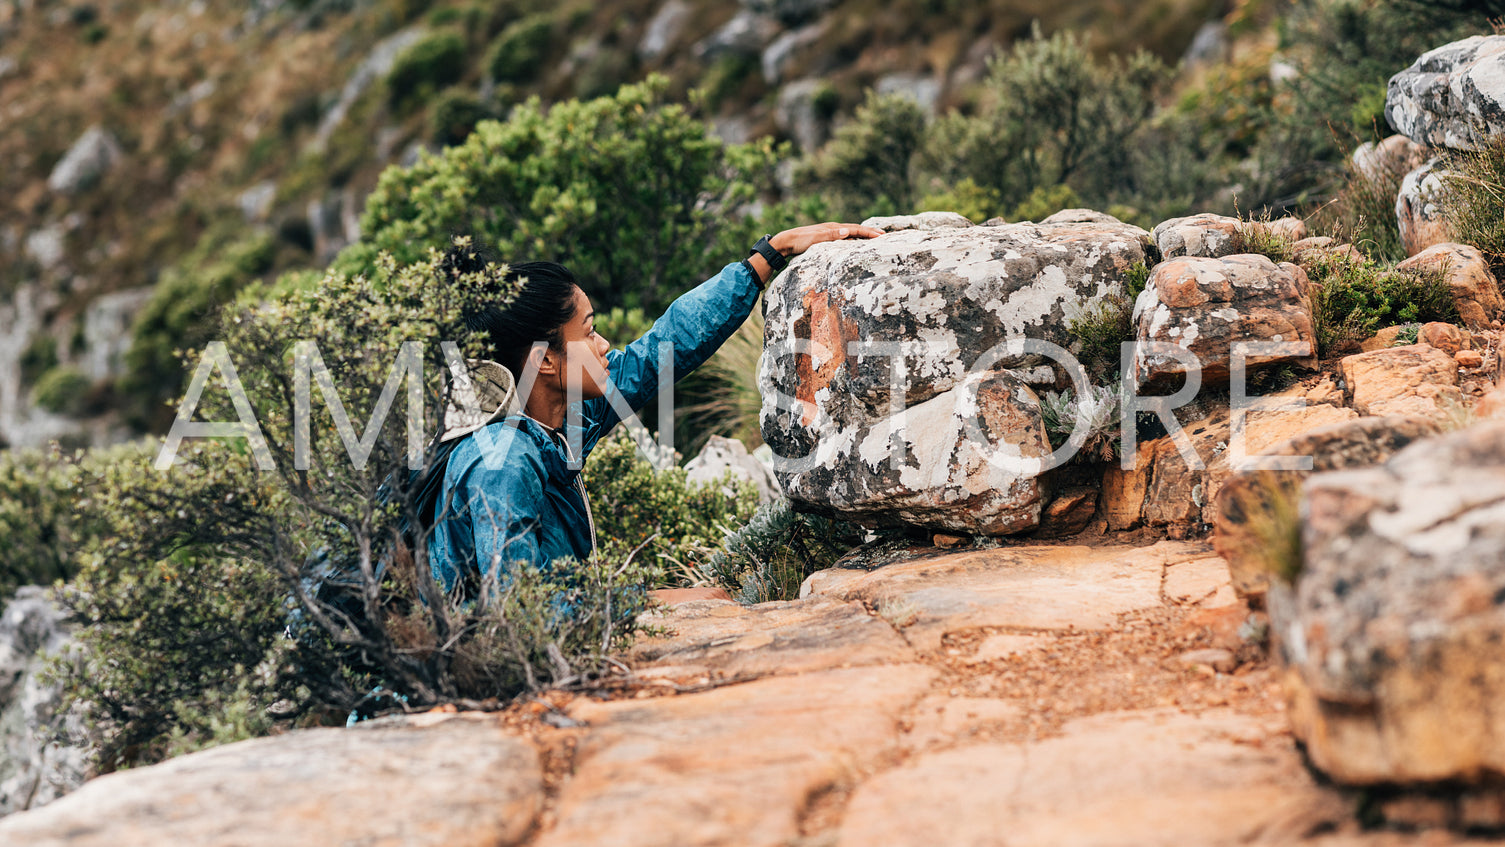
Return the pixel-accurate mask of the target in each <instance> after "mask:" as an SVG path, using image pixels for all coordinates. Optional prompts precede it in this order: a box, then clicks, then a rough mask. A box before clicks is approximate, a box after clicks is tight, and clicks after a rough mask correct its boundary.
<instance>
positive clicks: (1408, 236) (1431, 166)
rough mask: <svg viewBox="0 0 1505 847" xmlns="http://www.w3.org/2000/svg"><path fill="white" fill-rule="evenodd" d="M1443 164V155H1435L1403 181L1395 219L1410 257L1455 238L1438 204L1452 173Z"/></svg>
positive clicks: (1397, 198) (1397, 196) (1396, 204)
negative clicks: (1444, 168) (1439, 156)
mask: <svg viewBox="0 0 1505 847" xmlns="http://www.w3.org/2000/svg"><path fill="white" fill-rule="evenodd" d="M1441 164H1442V160H1441V159H1440V158H1433V159H1432V160H1431V161H1429V162H1427V163H1426V164H1424V165H1422V166H1421V167H1419V168H1417V169H1416V170H1414V171H1411V172H1410V173H1408V174H1406V178H1405V179H1403V180H1401V184H1400V191H1399V192H1398V193H1397V195H1396V198H1395V219H1396V225H1397V226H1398V227H1399V229H1400V240H1401V244H1402V245H1403V246H1404V247H1405V248H1406V255H1407V256H1415V255H1416V254H1417V253H1420V252H1421V251H1423V250H1425V249H1427V248H1428V247H1431V246H1433V245H1434V244H1442V243H1444V242H1448V241H1452V240H1453V238H1452V232H1451V230H1450V229H1449V227H1448V225H1447V220H1446V219H1445V218H1444V217H1443V214H1442V207H1441V205H1440V204H1439V203H1438V201H1439V200H1440V199H1441V198H1442V195H1443V193H1444V192H1445V191H1446V182H1445V180H1446V178H1447V176H1448V172H1447V171H1446V170H1443V169H1442V168H1441V167H1439V166H1440V165H1441Z"/></svg>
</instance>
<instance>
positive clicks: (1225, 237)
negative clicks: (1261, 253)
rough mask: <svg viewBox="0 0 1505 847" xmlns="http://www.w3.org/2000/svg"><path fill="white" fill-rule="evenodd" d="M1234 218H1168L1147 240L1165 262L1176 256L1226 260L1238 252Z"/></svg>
mask: <svg viewBox="0 0 1505 847" xmlns="http://www.w3.org/2000/svg"><path fill="white" fill-rule="evenodd" d="M1241 226H1242V222H1241V221H1240V220H1239V219H1238V218H1230V217H1227V216H1225V215H1214V214H1210V213H1205V214H1200V215H1192V216H1190V217H1185V218H1171V219H1170V220H1168V221H1165V222H1163V223H1161V224H1159V225H1157V226H1156V227H1155V230H1154V232H1153V233H1151V237H1152V238H1153V239H1154V240H1155V247H1156V248H1158V249H1159V250H1160V255H1161V256H1163V257H1165V258H1167V259H1174V258H1177V257H1178V256H1205V257H1217V256H1228V255H1231V254H1233V253H1237V252H1239V251H1240V249H1241V248H1240V247H1239V237H1238V236H1239V228H1240V227H1241Z"/></svg>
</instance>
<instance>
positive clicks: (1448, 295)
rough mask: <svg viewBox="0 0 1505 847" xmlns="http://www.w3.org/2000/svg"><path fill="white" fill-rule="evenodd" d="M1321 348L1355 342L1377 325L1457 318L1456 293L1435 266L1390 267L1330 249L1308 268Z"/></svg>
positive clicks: (1324, 353) (1325, 351)
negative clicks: (1425, 267) (1387, 268)
mask: <svg viewBox="0 0 1505 847" xmlns="http://www.w3.org/2000/svg"><path fill="white" fill-rule="evenodd" d="M1307 277H1308V279H1309V280H1310V281H1311V284H1312V285H1311V302H1312V326H1313V329H1314V331H1315V332H1316V335H1317V354H1318V355H1319V356H1321V357H1323V358H1326V357H1328V356H1330V355H1332V354H1334V353H1339V352H1342V351H1344V350H1346V349H1349V348H1351V347H1352V346H1353V345H1354V344H1355V343H1356V342H1358V341H1360V340H1362V339H1365V338H1368V337H1369V336H1371V335H1373V334H1374V332H1375V330H1378V329H1382V328H1384V327H1387V326H1395V325H1396V324H1406V323H1427V322H1429V321H1447V322H1450V323H1456V322H1457V320H1458V310H1457V307H1456V306H1455V305H1454V304H1453V295H1452V292H1451V290H1450V289H1449V288H1448V285H1447V283H1446V282H1445V281H1444V280H1443V278H1442V274H1441V272H1440V271H1437V270H1435V269H1433V270H1428V271H1423V272H1416V271H1391V270H1386V269H1384V268H1382V267H1381V266H1379V265H1376V264H1375V263H1374V262H1371V261H1369V260H1367V259H1365V260H1362V261H1355V260H1353V259H1351V258H1349V257H1347V256H1342V255H1336V254H1329V255H1325V256H1321V257H1319V258H1317V259H1315V260H1314V261H1313V262H1312V263H1311V264H1310V265H1309V266H1308V268H1307Z"/></svg>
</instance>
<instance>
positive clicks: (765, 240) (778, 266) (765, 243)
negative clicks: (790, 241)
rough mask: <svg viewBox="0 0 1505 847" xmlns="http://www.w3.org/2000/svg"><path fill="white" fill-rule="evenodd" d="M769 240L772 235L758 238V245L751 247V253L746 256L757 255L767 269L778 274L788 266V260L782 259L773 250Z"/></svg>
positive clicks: (781, 254) (781, 256)
mask: <svg viewBox="0 0 1505 847" xmlns="http://www.w3.org/2000/svg"><path fill="white" fill-rule="evenodd" d="M771 238H773V236H772V235H765V236H763V237H762V238H759V239H758V243H757V244H754V245H753V246H752V251H751V252H750V253H748V255H749V256H751V255H752V254H753V253H757V254H758V255H759V256H762V257H763V260H764V261H766V262H768V267H770V268H772V269H773V272H774V273H778V272H779V271H781V270H783V269H784V268H786V267H788V266H789V260H788V259H786V258H784V254H783V253H780V252H779V251H777V250H775V249H774V247H773V244H772V243H771V242H770V241H769V239H771ZM769 278H770V279H772V276H771V275H770V277H769Z"/></svg>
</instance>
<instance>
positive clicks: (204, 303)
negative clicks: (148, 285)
mask: <svg viewBox="0 0 1505 847" xmlns="http://www.w3.org/2000/svg"><path fill="white" fill-rule="evenodd" d="M275 255H276V253H275V248H274V244H273V242H272V238H271V236H270V235H267V234H265V233H256V234H252V235H249V236H247V235H244V234H241V233H238V232H237V231H235V230H231V229H212V230H210V231H209V232H208V233H206V234H205V235H204V237H203V238H201V239H200V240H199V243H198V244H197V245H196V246H195V247H194V249H193V250H192V251H191V252H190V253H189V254H188V255H187V256H184V257H183V258H182V259H181V260H180V261H179V262H178V263H177V264H176V265H174V266H173V267H172V268H170V269H168V270H167V271H165V272H164V273H163V274H162V276H161V277H160V278H159V279H158V280H157V285H156V287H154V288H153V289H152V296H151V299H150V300H148V301H147V303H146V305H145V306H144V307H143V308H142V309H141V311H140V312H139V313H138V314H137V315H136V320H135V324H134V325H133V326H132V327H131V346H130V348H129V349H128V350H127V351H126V354H125V373H124V375H122V376H121V378H120V382H119V389H120V395H121V396H122V397H124V398H126V405H125V408H124V409H123V411H124V413H125V415H126V418H127V420H128V421H130V422H131V423H132V424H133V425H135V426H136V427H137V428H138V429H143V430H159V429H164V428H165V427H166V426H167V423H168V422H169V421H170V420H171V419H172V417H171V415H172V412H171V410H170V409H169V408H168V407H167V405H166V403H167V401H168V400H170V399H172V398H174V397H176V396H177V393H178V390H179V389H180V388H182V386H183V368H182V365H181V363H180V362H179V361H178V356H177V352H178V351H180V350H186V349H192V348H194V347H197V346H199V345H201V344H204V343H205V342H206V341H208V340H209V339H210V338H212V337H213V335H214V332H215V330H216V329H217V327H218V322H219V309H220V307H221V306H223V305H225V304H226V303H229V302H230V301H231V300H233V299H234V297H235V294H236V292H237V291H239V290H240V289H241V288H243V287H245V286H246V285H248V284H250V283H251V282H252V281H254V280H255V279H257V278H258V277H260V276H262V275H264V274H266V273H268V272H269V271H271V269H272V266H273V262H274V259H275Z"/></svg>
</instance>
